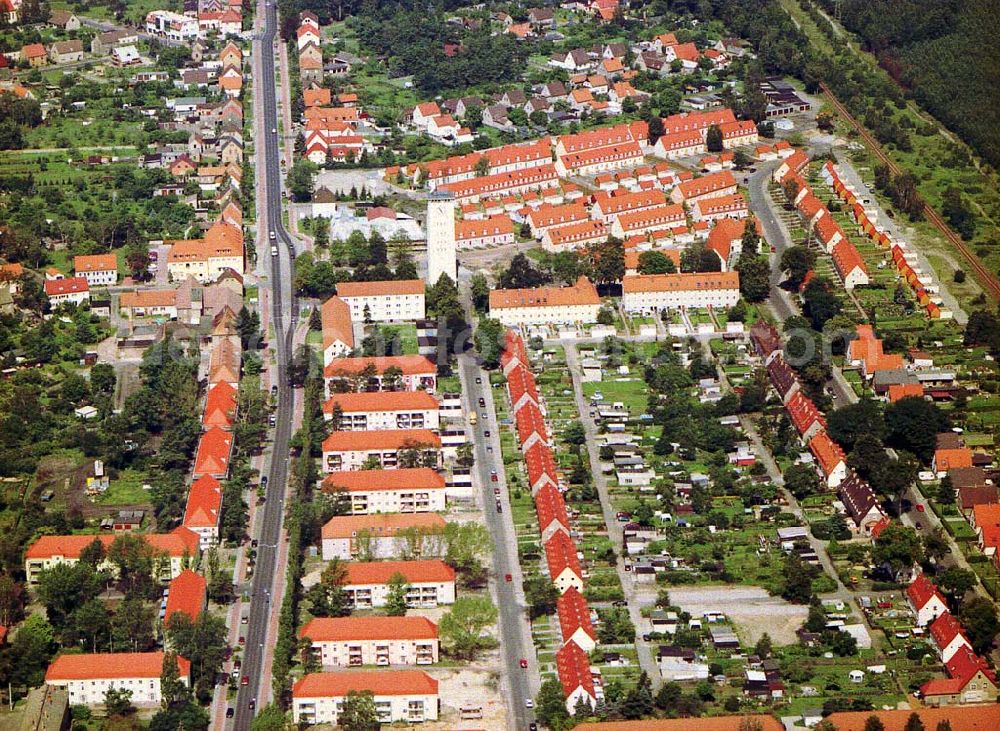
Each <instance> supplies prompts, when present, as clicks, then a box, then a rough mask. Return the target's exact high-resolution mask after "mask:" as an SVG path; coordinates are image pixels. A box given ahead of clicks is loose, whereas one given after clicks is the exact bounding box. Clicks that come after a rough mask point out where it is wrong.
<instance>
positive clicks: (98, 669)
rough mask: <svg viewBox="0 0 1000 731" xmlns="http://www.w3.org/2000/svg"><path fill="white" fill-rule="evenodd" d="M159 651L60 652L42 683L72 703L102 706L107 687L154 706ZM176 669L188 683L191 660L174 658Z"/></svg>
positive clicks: (162, 656) (160, 670)
mask: <svg viewBox="0 0 1000 731" xmlns="http://www.w3.org/2000/svg"><path fill="white" fill-rule="evenodd" d="M165 657H166V654H165V653H163V652H115V653H84V654H82V655H74V654H67V655H60V656H59V657H57V658H56V659H55V660H53V661H52V663H51V664H50V665H49V668H48V670H46V672H45V685H46V686H48V687H50V688H62V689H64V690H65V691H66V692H67V694H68V695H69V703H70V705H73V706H77V705H79V706H88V707H90V708H94V707H97V706H103V705H104V700H105V694H106V693H107V692H108V691H109V690H117V691H127V692H128V693H129V700H130V701H131V703H132V704H133V705H135V706H136V707H138V708H155V707H156V706H159V705H160V703H161V701H162V700H163V696H162V693H161V690H162V688H161V685H160V677H161V676H162V674H163V662H164V659H165ZM177 672H178V675H179V679H180V681H181V682H182V683H183V684H184V685H185V686H190V685H191V663H190V661H188V660H187V659H186V658H183V657H178V658H177Z"/></svg>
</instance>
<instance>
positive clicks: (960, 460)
mask: <svg viewBox="0 0 1000 731" xmlns="http://www.w3.org/2000/svg"><path fill="white" fill-rule="evenodd" d="M934 466H935V467H936V468H937V471H938V472H947V471H948V470H952V469H955V468H956V467H972V450H971V449H969V448H968V447H960V448H958V449H938V450H935V452H934Z"/></svg>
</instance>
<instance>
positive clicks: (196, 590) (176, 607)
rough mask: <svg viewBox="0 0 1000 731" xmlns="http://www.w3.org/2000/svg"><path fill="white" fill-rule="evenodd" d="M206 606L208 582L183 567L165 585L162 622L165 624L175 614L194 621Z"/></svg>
mask: <svg viewBox="0 0 1000 731" xmlns="http://www.w3.org/2000/svg"><path fill="white" fill-rule="evenodd" d="M207 606H208V582H206V581H205V577H204V576H202V575H201V574H196V573H195V572H194V571H192V570H191V569H184V570H183V571H181V572H180V573H179V574H177V576H175V577H174V578H173V580H172V581H171V582H170V584H169V585H168V587H167V598H166V599H165V600H164V602H163V624H164V626H167V625H168V624H169V623H170V618H171V617H173V616H174V615H175V614H182V615H184V616H186V617H187V618H188V619H190V620H191V621H192V622H194V621H195V620H196V619H197V618H198V615H200V614H201V613H202V612H203V611H205V608H206V607H207Z"/></svg>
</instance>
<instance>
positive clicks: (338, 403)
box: [323, 391, 441, 431]
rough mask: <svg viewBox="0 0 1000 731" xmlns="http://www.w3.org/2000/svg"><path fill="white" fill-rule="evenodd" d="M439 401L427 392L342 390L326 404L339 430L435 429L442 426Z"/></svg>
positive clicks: (325, 409) (325, 412)
mask: <svg viewBox="0 0 1000 731" xmlns="http://www.w3.org/2000/svg"><path fill="white" fill-rule="evenodd" d="M440 408H441V405H440V404H439V403H438V400H437V399H436V398H435V397H434V396H433V395H432V394H430V393H428V392H427V391H373V392H366V391H365V392H361V393H338V394H334V395H332V396H331V397H330V398H329V399H328V400H327V401H326V402H325V403H324V404H323V416H324V418H325V419H326V420H327V421H330V420H332V419H333V418H334V417H335V416H336V417H337V424H335V425H334V428H335V429H337V430H338V431H384V430H387V429H433V430H435V431H436V430H437V429H438V428H439V427H440V423H441V421H440Z"/></svg>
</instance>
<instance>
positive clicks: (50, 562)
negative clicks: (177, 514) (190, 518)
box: [24, 526, 200, 584]
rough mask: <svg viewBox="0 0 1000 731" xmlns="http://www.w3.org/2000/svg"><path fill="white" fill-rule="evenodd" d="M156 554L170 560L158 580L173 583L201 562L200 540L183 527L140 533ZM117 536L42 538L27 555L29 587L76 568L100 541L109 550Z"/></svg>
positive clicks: (109, 566) (106, 565)
mask: <svg viewBox="0 0 1000 731" xmlns="http://www.w3.org/2000/svg"><path fill="white" fill-rule="evenodd" d="M135 535H138V536H140V537H141V538H142V539H143V540H144V541H145V542H146V543H147V544H148V545H149V546H150V548H152V549H153V551H155V552H157V553H161V554H163V555H165V556H166V558H167V560H166V561H164V562H163V565H162V567H161V568H162V573H161V574H160V575H159V576H157V577H156V578H158V579H162V580H165V581H169V580H170V579H173V578H174V577H175V576H177V575H178V574H179V573H180V572H181V571H182V570H183V569H184V566H185V565H186V564H187V563H188V562H190V561H192V560H194V559H197V558H198V556H199V555H200V549H199V542H198V536H197V534H195V533H194V532H192V531H190V530H188V529H187V528H184V527H183V526H179V527H177V528H174V530H172V531H171V532H169V533H145V534H144V533H137V534H135ZM115 538H116V536H113V535H108V534H104V533H102V534H100V535H64V536H40V537H39V538H37V539H36V540H35V541H34V542H33V543H32V544H31V545H30V546H28V548H27V550H26V551H25V553H24V573H25V577H26V579H27V582H28V583H29V584H35V583H37V582H38V576H39V574H40V573H41V572H42V571H44V570H45V569H50V568H52V567H53V566H56V565H58V564H69V565H73V564H76V563H77V562H78V561H79V560H80V555H81V554H82V553H83V550H84V549H85V548H86V547H87V546H89V545H90V544H91V543H93V542H94V541H95V540H97V541H100V542H101V543H102V544H103V545H104V548H105V549H107V548H108V547H109V546H110V545H111V544H112V543H113V542H114V540H115ZM99 568H100V569H102V570H104V569H106V570H108V571H111V572H112V573H113V572H115V571H116V568H115V566H114V565H113V564H111V563H110V562H107V561H106V562H105V563H104V564H102V565H101V566H100V567H99Z"/></svg>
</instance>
